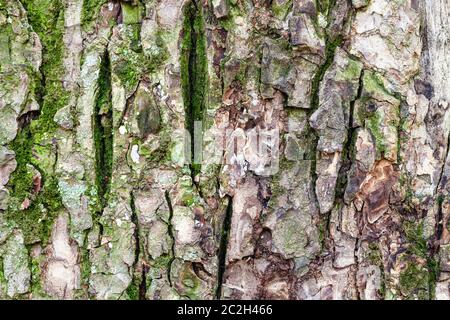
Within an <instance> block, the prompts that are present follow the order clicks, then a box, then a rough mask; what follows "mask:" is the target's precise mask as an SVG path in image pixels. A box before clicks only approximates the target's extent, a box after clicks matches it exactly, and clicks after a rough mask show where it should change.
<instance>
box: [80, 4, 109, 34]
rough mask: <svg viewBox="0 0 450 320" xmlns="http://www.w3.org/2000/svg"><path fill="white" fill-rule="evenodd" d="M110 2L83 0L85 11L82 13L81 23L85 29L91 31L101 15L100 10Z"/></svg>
mask: <svg viewBox="0 0 450 320" xmlns="http://www.w3.org/2000/svg"><path fill="white" fill-rule="evenodd" d="M107 1H108V0H83V9H82V12H81V21H82V25H83V28H85V29H88V30H91V29H92V28H93V25H94V22H95V20H96V19H97V17H98V14H99V13H100V8H101V7H102V5H104V4H105V3H106V2H107Z"/></svg>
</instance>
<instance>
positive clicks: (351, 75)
mask: <svg viewBox="0 0 450 320" xmlns="http://www.w3.org/2000/svg"><path fill="white" fill-rule="evenodd" d="M362 68H363V65H362V63H361V62H359V61H356V60H353V59H348V64H347V66H346V68H345V69H344V70H343V71H342V72H339V73H338V74H337V75H336V80H338V81H339V80H349V81H351V80H355V79H359V77H360V75H361V71H362Z"/></svg>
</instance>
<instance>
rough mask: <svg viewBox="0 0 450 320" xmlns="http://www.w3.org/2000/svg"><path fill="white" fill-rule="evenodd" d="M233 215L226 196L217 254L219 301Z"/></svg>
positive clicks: (231, 201)
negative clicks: (226, 204)
mask: <svg viewBox="0 0 450 320" xmlns="http://www.w3.org/2000/svg"><path fill="white" fill-rule="evenodd" d="M232 215H233V198H232V197H230V196H228V206H227V210H226V212H225V217H224V220H223V224H222V232H221V234H220V244H219V252H218V261H219V263H218V267H219V268H218V272H217V290H216V299H217V300H220V299H221V297H222V284H223V280H224V274H225V270H226V265H227V248H228V241H229V236H230V228H231V217H232Z"/></svg>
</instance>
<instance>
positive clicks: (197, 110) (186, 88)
mask: <svg viewBox="0 0 450 320" xmlns="http://www.w3.org/2000/svg"><path fill="white" fill-rule="evenodd" d="M180 63H181V84H182V89H183V101H184V108H185V113H186V129H187V130H188V131H189V133H190V134H191V137H192V139H191V153H192V155H191V160H192V162H193V161H194V140H195V139H193V137H194V123H195V122H196V121H201V122H203V118H204V113H205V109H206V107H205V104H206V92H207V91H206V90H207V86H208V65H207V54H206V38H205V25H204V20H203V14H202V9H201V8H200V9H197V8H196V6H195V5H194V4H193V3H192V2H191V3H190V4H189V5H187V6H186V8H185V12H184V21H183V39H182V45H181V61H180ZM191 168H192V174H193V175H194V176H195V175H196V174H198V173H199V172H200V171H201V165H200V164H192V165H191Z"/></svg>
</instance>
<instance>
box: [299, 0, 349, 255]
mask: <svg viewBox="0 0 450 320" xmlns="http://www.w3.org/2000/svg"><path fill="white" fill-rule="evenodd" d="M316 5H320V7H319V8H322V7H321V4H320V3H319V2H318V1H316ZM334 5H335V1H330V2H329V3H328V6H327V9H326V10H325V8H322V9H320V10H319V11H322V12H325V11H326V12H327V17H328V20H330V17H331V13H332V10H333V8H334ZM342 42H343V36H342V35H341V34H338V35H336V36H333V35H331V34H330V31H329V30H325V61H324V62H323V63H322V64H321V65H320V66H319V68H318V70H317V72H316V74H315V75H314V77H313V79H312V83H311V100H310V109H309V111H308V118H310V117H311V116H312V114H313V113H314V112H315V111H316V110H317V109H318V108H319V105H320V97H319V95H320V85H321V83H322V80H323V78H324V76H325V73H326V72H327V70H328V69H329V68H330V66H331V65H332V64H333V62H334V57H335V53H336V48H337V47H338V46H340V45H341V44H342ZM310 134H311V136H312V137H311V139H312V143H311V152H310V153H309V155H306V160H310V161H311V179H312V190H313V194H314V196H315V197H316V202H317V194H316V182H317V178H318V177H317V173H316V167H317V156H318V155H317V145H318V142H319V136H318V134H317V132H316V131H315V130H314V129H311V130H310ZM319 219H320V222H319V224H320V225H322V226H326V229H325V230H323V232H324V236H323V241H322V248H324V247H325V242H326V239H327V232H328V230H329V224H330V221H329V220H330V213H326V214H325V215H320V217H319Z"/></svg>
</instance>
